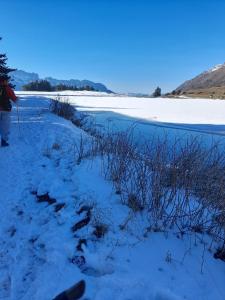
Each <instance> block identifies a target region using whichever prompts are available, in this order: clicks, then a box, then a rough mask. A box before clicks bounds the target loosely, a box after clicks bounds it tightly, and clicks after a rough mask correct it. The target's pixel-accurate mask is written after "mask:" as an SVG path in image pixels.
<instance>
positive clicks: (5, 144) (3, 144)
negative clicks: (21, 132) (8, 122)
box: [1, 139, 9, 147]
mask: <svg viewBox="0 0 225 300" xmlns="http://www.w3.org/2000/svg"><path fill="white" fill-rule="evenodd" d="M1 146H2V147H7V146H9V143H8V142H7V141H6V140H4V139H2V140H1Z"/></svg>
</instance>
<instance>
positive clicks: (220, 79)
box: [176, 63, 225, 93]
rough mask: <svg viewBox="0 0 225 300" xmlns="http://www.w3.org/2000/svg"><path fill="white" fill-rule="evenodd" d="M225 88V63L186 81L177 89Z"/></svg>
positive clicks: (186, 90) (182, 90) (183, 90)
mask: <svg viewBox="0 0 225 300" xmlns="http://www.w3.org/2000/svg"><path fill="white" fill-rule="evenodd" d="M210 88H225V63H224V64H220V65H216V66H215V67H213V68H211V69H210V70H207V71H205V72H203V73H201V74H200V75H198V76H196V77H194V78H193V79H191V80H187V81H185V82H184V83H183V84H181V85H180V86H179V87H178V88H177V89H176V91H178V90H179V91H181V92H182V93H184V92H188V91H194V90H198V89H204V90H205V89H210Z"/></svg>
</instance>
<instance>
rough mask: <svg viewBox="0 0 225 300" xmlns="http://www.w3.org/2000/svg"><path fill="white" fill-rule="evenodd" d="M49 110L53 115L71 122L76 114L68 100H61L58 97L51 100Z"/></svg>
mask: <svg viewBox="0 0 225 300" xmlns="http://www.w3.org/2000/svg"><path fill="white" fill-rule="evenodd" d="M49 109H50V111H51V112H53V113H54V114H56V115H58V116H60V117H63V118H65V119H67V120H71V121H72V120H73V119H74V115H75V112H76V109H75V107H74V106H72V105H71V104H70V103H69V100H68V99H65V100H62V99H61V98H60V97H57V98H56V99H51V102H50V107H49Z"/></svg>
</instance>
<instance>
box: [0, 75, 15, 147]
mask: <svg viewBox="0 0 225 300" xmlns="http://www.w3.org/2000/svg"><path fill="white" fill-rule="evenodd" d="M10 100H12V101H13V102H14V103H16V102H17V100H18V98H17V97H16V95H15V93H14V91H13V90H12V89H11V87H10V86H9V84H8V80H7V79H5V78H4V77H2V78H0V135H1V146H2V147H6V146H9V143H8V139H9V132H10V112H11V109H12V104H11V102H10Z"/></svg>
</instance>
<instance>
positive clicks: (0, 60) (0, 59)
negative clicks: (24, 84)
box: [0, 37, 15, 80]
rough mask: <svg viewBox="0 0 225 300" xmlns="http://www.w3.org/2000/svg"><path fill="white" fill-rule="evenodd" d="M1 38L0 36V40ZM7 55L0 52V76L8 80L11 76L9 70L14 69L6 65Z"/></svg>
mask: <svg viewBox="0 0 225 300" xmlns="http://www.w3.org/2000/svg"><path fill="white" fill-rule="evenodd" d="M1 39H2V38H1V37H0V40H1ZM7 59H8V58H7V56H6V54H1V53H0V78H3V79H6V80H10V79H11V77H10V75H9V73H10V72H13V71H15V69H11V68H9V67H8V66H7Z"/></svg>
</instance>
